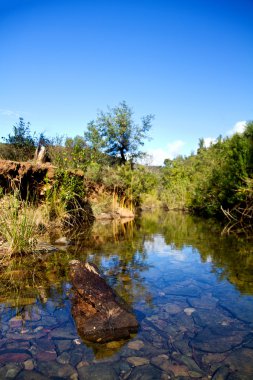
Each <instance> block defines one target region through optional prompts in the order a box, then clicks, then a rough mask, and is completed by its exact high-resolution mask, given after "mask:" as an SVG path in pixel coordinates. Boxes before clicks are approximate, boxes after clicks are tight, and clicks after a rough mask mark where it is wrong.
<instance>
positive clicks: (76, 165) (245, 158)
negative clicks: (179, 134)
mask: <svg viewBox="0 0 253 380" xmlns="http://www.w3.org/2000/svg"><path fill="white" fill-rule="evenodd" d="M152 120H153V115H147V116H144V117H143V118H142V119H141V121H140V123H139V124H138V123H136V122H135V120H134V115H133V111H132V109H131V108H130V107H129V106H128V105H127V104H126V103H125V102H122V103H120V104H119V105H118V106H116V107H113V108H108V110H107V111H106V112H103V111H100V112H99V113H98V114H97V117H96V119H95V120H93V121H91V122H90V123H88V125H87V128H86V132H84V134H83V136H76V137H74V138H70V137H57V138H53V139H49V138H47V137H46V136H45V135H44V134H40V135H38V136H37V135H36V134H34V135H32V134H31V131H30V124H29V123H25V121H24V120H23V119H22V118H20V119H19V122H18V123H17V124H15V125H14V127H13V132H12V134H9V135H8V136H7V137H6V138H5V139H3V142H4V143H3V144H1V145H0V157H1V158H4V159H11V160H20V161H22V160H28V159H32V157H33V154H34V151H35V148H36V146H37V145H38V143H42V144H44V145H46V146H47V149H48V152H49V156H50V159H51V161H52V163H53V164H54V165H56V166H58V167H59V168H63V169H66V168H68V169H81V170H83V171H84V172H85V175H86V178H87V179H88V180H93V181H95V182H101V183H103V184H104V185H105V186H107V187H111V188H118V189H122V192H123V193H125V194H127V195H128V198H129V197H130V198H131V199H132V202H133V204H134V206H140V205H142V207H145V206H147V207H153V206H158V205H159V206H162V207H166V208H167V209H181V210H189V211H190V212H192V213H196V214H200V215H203V216H208V217H209V216H214V217H218V218H221V217H224V215H226V217H227V218H228V219H229V221H230V224H231V226H232V225H236V226H241V225H245V224H247V225H248V226H250V227H251V218H253V122H249V123H247V125H246V128H245V131H244V132H243V133H241V134H238V133H237V134H235V135H233V136H231V137H225V138H222V137H221V136H219V137H218V138H217V140H216V142H214V143H213V144H211V146H210V147H208V148H207V147H205V146H204V144H203V139H200V140H199V148H198V150H197V152H196V153H194V154H191V155H190V156H187V157H183V156H178V157H176V158H175V159H173V160H170V159H166V160H165V162H164V166H162V167H157V168H153V167H149V166H145V165H141V164H140V163H138V162H140V161H139V160H140V158H143V157H144V156H145V153H144V152H143V150H142V148H143V145H144V142H145V140H146V139H148V138H149V131H150V129H151V126H152Z"/></svg>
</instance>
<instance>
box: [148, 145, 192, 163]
mask: <svg viewBox="0 0 253 380" xmlns="http://www.w3.org/2000/svg"><path fill="white" fill-rule="evenodd" d="M184 145H185V142H184V141H182V140H176V141H173V142H172V143H169V144H167V148H166V149H163V148H157V149H150V150H149V151H148V155H150V156H151V157H152V158H151V164H152V165H163V162H164V160H165V159H166V158H169V159H171V160H172V159H173V158H175V157H177V156H178V155H179V154H180V153H181V151H182V148H183V146H184Z"/></svg>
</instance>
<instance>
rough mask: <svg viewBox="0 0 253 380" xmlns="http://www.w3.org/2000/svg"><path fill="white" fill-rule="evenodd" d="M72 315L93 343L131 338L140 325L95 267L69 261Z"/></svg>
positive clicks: (79, 329)
mask: <svg viewBox="0 0 253 380" xmlns="http://www.w3.org/2000/svg"><path fill="white" fill-rule="evenodd" d="M70 278H71V281H72V285H73V292H74V296H73V303H72V314H73V317H74V318H75V321H76V325H77V329H78V332H79V334H80V335H81V336H82V337H83V338H84V339H85V340H87V341H90V342H99V343H104V342H109V341H113V340H118V339H123V338H129V337H130V334H131V333H134V332H137V329H138V322H137V320H136V318H135V316H134V315H133V314H132V313H131V312H130V310H129V308H128V307H127V305H126V304H125V302H124V301H123V300H122V299H120V298H119V297H118V296H117V295H116V294H115V293H114V291H113V290H112V289H111V288H110V287H109V285H107V283H106V281H105V280H104V279H103V277H102V276H101V275H100V273H99V271H98V268H97V267H96V266H95V265H93V264H88V263H86V264H83V263H81V262H80V261H78V260H73V261H71V262H70Z"/></svg>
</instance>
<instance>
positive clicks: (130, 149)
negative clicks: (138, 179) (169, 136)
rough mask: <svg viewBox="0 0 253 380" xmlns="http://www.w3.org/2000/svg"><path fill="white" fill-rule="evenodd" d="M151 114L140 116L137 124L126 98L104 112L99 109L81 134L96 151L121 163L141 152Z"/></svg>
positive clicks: (151, 117) (133, 159)
mask: <svg viewBox="0 0 253 380" xmlns="http://www.w3.org/2000/svg"><path fill="white" fill-rule="evenodd" d="M152 119H153V115H147V116H144V117H143V118H142V119H141V125H139V124H136V123H135V122H134V120H133V112H132V110H131V108H129V107H128V105H127V104H126V102H122V103H120V104H119V105H118V106H116V107H114V108H109V109H108V111H107V112H103V111H100V112H99V113H98V115H97V119H96V121H92V122H90V123H89V124H88V127H87V132H85V134H84V136H85V139H86V141H87V143H88V145H89V146H90V147H91V148H92V149H93V150H94V151H96V152H101V153H105V154H107V155H109V156H111V157H113V158H117V159H118V160H119V162H120V163H121V164H125V163H126V161H127V160H130V161H132V162H133V161H135V160H136V159H137V158H139V157H142V156H143V155H144V153H143V152H142V151H141V150H140V148H141V146H143V145H144V140H145V139H146V138H148V132H149V130H150V128H151V121H152Z"/></svg>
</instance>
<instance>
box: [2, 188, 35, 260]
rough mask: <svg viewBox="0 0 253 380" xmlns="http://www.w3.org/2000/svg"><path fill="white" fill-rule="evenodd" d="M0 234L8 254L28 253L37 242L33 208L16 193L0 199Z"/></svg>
mask: <svg viewBox="0 0 253 380" xmlns="http://www.w3.org/2000/svg"><path fill="white" fill-rule="evenodd" d="M0 235H1V237H2V239H3V240H4V242H6V246H7V254H8V256H12V255H14V254H25V253H30V252H32V251H33V250H34V248H35V246H36V244H37V238H36V236H37V225H36V214H35V212H34V208H33V207H32V206H31V205H30V204H29V202H28V201H21V200H20V199H19V195H18V193H14V195H6V196H4V197H3V198H2V199H1V202H0Z"/></svg>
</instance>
